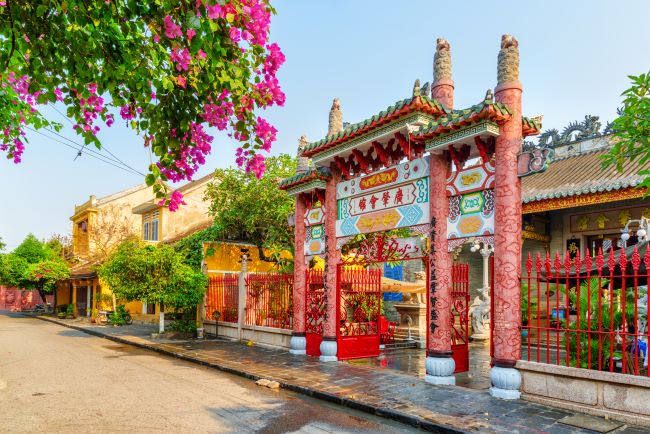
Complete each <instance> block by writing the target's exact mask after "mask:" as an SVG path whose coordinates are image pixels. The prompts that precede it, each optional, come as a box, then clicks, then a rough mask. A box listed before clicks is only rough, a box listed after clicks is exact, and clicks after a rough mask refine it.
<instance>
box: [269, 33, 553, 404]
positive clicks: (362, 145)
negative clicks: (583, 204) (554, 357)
mask: <svg viewBox="0 0 650 434" xmlns="http://www.w3.org/2000/svg"><path fill="white" fill-rule="evenodd" d="M429 89H431V91H430V92H431V93H430V94H429ZM453 93H454V82H453V79H452V68H451V49H450V45H449V43H448V42H447V41H446V40H444V39H438V41H437V46H436V53H435V57H434V74H433V83H432V85H431V86H429V84H428V83H427V84H425V85H424V86H422V87H420V82H419V80H416V82H415V85H414V87H413V92H412V95H411V96H410V97H408V98H406V99H404V100H402V101H398V102H397V103H395V104H394V105H392V106H390V107H388V108H387V109H386V110H383V111H381V112H380V113H378V114H377V115H375V116H373V117H372V118H370V119H368V120H366V121H363V122H360V123H357V124H352V125H347V126H345V127H344V124H343V116H342V113H341V110H340V103H339V101H338V99H335V100H334V103H333V105H332V109H331V111H330V119H329V128H328V134H327V137H325V138H324V139H322V140H319V141H316V142H312V143H309V142H308V141H307V140H306V138H304V136H303V137H302V138H301V141H300V145H299V150H298V155H299V158H298V160H299V161H298V168H297V173H296V175H295V176H294V177H291V178H289V179H285V180H283V181H282V182H281V183H280V188H282V189H285V190H286V191H287V192H288V193H289V194H291V195H293V196H294V197H295V198H296V219H295V235H296V249H295V252H296V253H295V258H296V260H295V286H294V304H293V306H294V318H296V321H294V330H293V337H292V341H291V342H292V348H291V352H292V353H293V354H305V353H306V351H305V349H306V347H307V346H308V344H307V339H306V336H305V333H306V330H305V329H306V328H305V324H306V321H305V312H311V311H312V309H311V307H310V308H307V307H306V304H305V299H306V294H308V293H309V291H306V286H305V284H306V282H307V281H309V280H308V276H309V274H308V273H307V264H308V263H309V261H310V260H311V258H312V257H313V256H314V255H320V256H322V258H323V259H324V260H325V270H324V273H323V284H322V290H319V291H320V292H318V293H312V294H311V295H308V296H307V298H308V299H309V300H314V299H315V298H317V299H318V300H319V301H318V302H317V303H316V304H317V305H318V306H320V307H319V308H318V309H317V312H318V314H317V316H318V322H317V323H318V324H321V325H322V341H321V342H320V348H319V349H320V360H322V361H336V360H338V359H339V358H345V357H350V356H356V355H359V354H367V353H368V352H371V351H370V350H363V349H361V347H362V346H365V345H366V344H365V343H364V344H363V345H362V344H361V340H357V343H358V346H359V347H358V348H356V349H352V348H350V347H349V346H348V341H352V340H346V339H344V338H345V337H347V336H348V335H343V334H342V332H341V331H342V330H343V331H345V330H347V329H346V326H345V321H347V320H348V319H350V318H352V319H354V315H355V314H354V312H350V311H348V310H347V309H346V310H345V311H346V314H345V318H342V309H341V307H342V301H341V300H342V296H343V299H345V298H346V297H347V299H349V296H350V292H351V293H352V295H354V293H356V292H363V293H373V292H375V287H373V285H374V283H372V282H373V281H372V279H371V278H370V277H368V276H370V273H366V274H367V276H366V277H368V279H367V280H364V281H363V283H359V282H356V285H357V286H359V287H363V288H365V289H364V290H363V291H356V290H355V289H354V287H355V282H348V281H347V280H346V279H347V277H345V276H347V275H346V274H345V273H346V271H345V270H346V269H345V268H344V267H345V265H344V264H343V262H342V257H341V248H343V247H344V246H345V245H346V243H348V242H350V241H352V240H353V239H355V240H358V239H359V237H360V236H361V238H363V237H366V238H374V239H381V238H382V237H384V235H381V233H386V232H387V231H395V230H400V229H404V230H408V231H410V233H418V234H421V235H424V236H426V237H427V239H428V248H427V251H426V252H425V253H424V254H423V253H422V252H420V256H424V257H428V260H429V267H428V272H429V282H428V297H427V299H428V300H427V301H428V306H427V307H428V312H429V318H428V322H429V327H428V333H427V334H428V338H427V359H426V377H425V379H426V381H427V382H430V383H434V384H455V377H454V371H455V370H456V363H455V361H454V358H452V343H453V342H456V343H458V339H457V338H458V335H457V334H456V330H455V319H454V316H453V314H452V311H453V310H456V311H458V310H459V308H461V310H464V309H465V307H463V306H460V305H459V303H458V302H457V301H455V300H454V297H452V295H454V288H452V283H453V279H452V258H451V255H450V243H451V244H452V247H453V244H454V243H464V242H467V240H473V241H474V240H477V239H478V240H480V241H481V242H482V243H483V244H484V245H493V246H494V258H495V266H494V270H495V275H494V285H493V288H492V297H493V301H492V303H491V304H492V305H493V309H492V316H493V326H492V327H490V328H491V329H492V330H493V332H492V339H493V344H494V356H493V359H492V364H493V368H492V370H491V381H492V386H493V387H492V388H491V389H490V390H491V393H492V394H493V395H494V396H498V397H501V398H506V399H514V398H518V397H519V390H518V389H519V385H520V378H521V377H520V375H519V372H518V371H517V370H516V369H514V366H515V363H516V361H517V359H518V358H519V354H520V351H521V348H520V345H521V336H520V332H519V330H520V325H521V313H520V310H519V305H520V299H519V295H520V294H519V276H520V267H521V266H520V254H521V241H520V240H521V185H520V179H519V177H518V165H517V163H518V157H519V153H520V152H521V146H522V140H523V137H525V136H529V135H534V134H538V133H539V129H540V126H541V125H540V123H539V122H538V121H537V120H535V119H528V118H525V117H523V116H522V111H521V94H522V87H521V83H520V82H519V51H518V43H517V41H516V39H514V38H513V37H511V36H509V35H504V36H503V38H502V41H501V50H500V52H499V56H498V67H497V87H496V89H495V91H494V96H493V92H492V91H491V90H489V91H488V92H487V93H486V95H485V97H484V98H483V99H482V100H481V101H480V102H479V103H478V104H476V105H473V106H472V107H470V108H468V109H464V110H455V109H454V108H453ZM309 159H311V164H309ZM316 208H319V209H320V210H321V212H322V216H321V217H322V225H321V223H320V222H319V223H318V224H312V223H311V222H310V220H309V219H308V218H307V217H308V214H309V210H310V209H316ZM314 228H317V229H314ZM377 234H380V235H377ZM390 234H391V232H389V236H388V239H385V240H384V245H383V247H382V249H386V248H387V247H386V246H387V245H390V244H391V243H392V242H391V240H393V241H394V242H395V243H398V242H397V241H396V236H390ZM355 237H356V238H355ZM357 253H358V252H357ZM385 253H386V250H381V251H380V252H377V251H375V252H370V253H367V254H368V255H370V256H371V255H372V254H374V255H384V254H385ZM415 255H416V254H414V255H413V256H415ZM355 257H356V256H355ZM374 259H376V258H374ZM374 259H373V260H374ZM342 276H344V277H343V278H342ZM366 277H364V279H366ZM348 283H350V285H347V284H348ZM344 284H346V285H347V287H348V288H347V289H344ZM310 286H311V284H310ZM310 291H311V289H310ZM346 291H347V295H346V294H345V293H346ZM315 294H318V297H314V295H315ZM321 301H322V303H321ZM343 304H345V301H344V302H343ZM309 305H310V306H313V305H314V303H313V302H312V301H309ZM308 315H309V314H308ZM465 315H466V313H465ZM374 317H375V316H374V314H369V315H366V316H365V321H361V320H362V319H364V318H361V317H359V318H357V321H356V322H357V323H361V322H366V323H368V324H366V325H364V327H365V330H368V331H369V332H368V333H366V334H364V335H363V336H366V337H368V336H374V334H373V333H372V332H371V331H372V330H373V329H372V327H373V326H372V324H371V323H372V322H373V321H372V319H373V318H374ZM310 318H311V319H309V321H308V322H307V323H308V324H312V323H313V322H312V320H313V319H314V317H313V316H312V317H310ZM342 322H343V326H342ZM310 327H311V326H310ZM315 330H316V329H310V333H317V331H315ZM318 330H320V329H318ZM459 333H461V334H462V333H465V335H467V330H464V331H462V330H461V332H459ZM357 336H359V335H357ZM372 339H374V337H373V338H372ZM364 340H365V341H370V340H371V338H369V337H368V338H364ZM368 345H370V344H368ZM372 345H374V341H373V344H372ZM373 351H374V349H373ZM459 368H462V367H461V366H459Z"/></svg>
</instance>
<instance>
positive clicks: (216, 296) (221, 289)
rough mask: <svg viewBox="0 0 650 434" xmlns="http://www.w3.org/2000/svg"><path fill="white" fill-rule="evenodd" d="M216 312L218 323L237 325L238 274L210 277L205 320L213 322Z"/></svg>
mask: <svg viewBox="0 0 650 434" xmlns="http://www.w3.org/2000/svg"><path fill="white" fill-rule="evenodd" d="M217 311H218V312H219V318H218V319H219V321H223V322H231V323H237V321H238V311H239V275H238V274H222V275H218V276H210V278H209V280H208V289H207V291H206V302H205V316H206V319H209V320H214V319H215V312H217Z"/></svg>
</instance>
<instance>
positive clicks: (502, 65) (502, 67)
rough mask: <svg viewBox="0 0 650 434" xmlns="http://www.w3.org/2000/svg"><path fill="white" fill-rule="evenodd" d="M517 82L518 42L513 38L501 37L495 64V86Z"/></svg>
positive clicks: (508, 36)
mask: <svg viewBox="0 0 650 434" xmlns="http://www.w3.org/2000/svg"><path fill="white" fill-rule="evenodd" d="M511 81H519V42H517V39H515V37H514V36H510V35H507V34H506V35H503V36H501V50H499V58H498V64H497V84H502V83H508V82H511Z"/></svg>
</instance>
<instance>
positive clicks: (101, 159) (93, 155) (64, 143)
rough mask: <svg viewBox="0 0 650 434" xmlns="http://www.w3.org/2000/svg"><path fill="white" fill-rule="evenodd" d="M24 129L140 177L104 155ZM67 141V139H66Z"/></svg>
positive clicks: (29, 128) (31, 129)
mask: <svg viewBox="0 0 650 434" xmlns="http://www.w3.org/2000/svg"><path fill="white" fill-rule="evenodd" d="M26 128H27V129H28V130H30V131H33V132H35V133H36V134H39V135H41V136H43V137H46V138H48V139H50V140H52V141H54V142H56V143H60V144H62V145H64V146H67V147H68V148H70V149H73V150H75V151H77V152H78V153H84V152H85V153H86V155H88V156H89V157H91V158H95V159H97V160H99V161H101V162H103V163H106V164H110V165H111V166H113V167H116V168H118V169H121V170H124V171H125V172H128V173H131V174H133V175H138V176H142V174H141V173H139V172H137V171H135V170H132V169H129V168H126V167H124V166H121V165H119V164H115V162H114V161H115V160H111V159H108V158H107V157H106V156H104V155H102V154H99V153H96V154H93V153H90V152H89V150H88V149H84V148H83V147H82V149H77V148H76V147H75V146H72V145H70V144H68V143H66V142H64V141H62V140H58V139H56V138H54V137H51V136H48V135H47V134H44V133H42V132H41V131H37V130H35V129H33V128H31V127H26ZM68 140H69V139H68ZM77 156H79V154H77ZM75 158H76V157H75Z"/></svg>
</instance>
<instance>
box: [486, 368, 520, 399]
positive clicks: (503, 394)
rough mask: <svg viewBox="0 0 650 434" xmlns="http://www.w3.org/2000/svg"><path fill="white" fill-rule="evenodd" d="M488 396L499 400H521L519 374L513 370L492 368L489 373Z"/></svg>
mask: <svg viewBox="0 0 650 434" xmlns="http://www.w3.org/2000/svg"><path fill="white" fill-rule="evenodd" d="M490 381H491V382H492V387H490V395H492V396H494V397H495V398H500V399H519V398H521V392H519V388H520V387H521V374H520V373H519V371H518V370H516V369H515V368H501V367H499V366H494V367H492V370H491V371H490Z"/></svg>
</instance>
